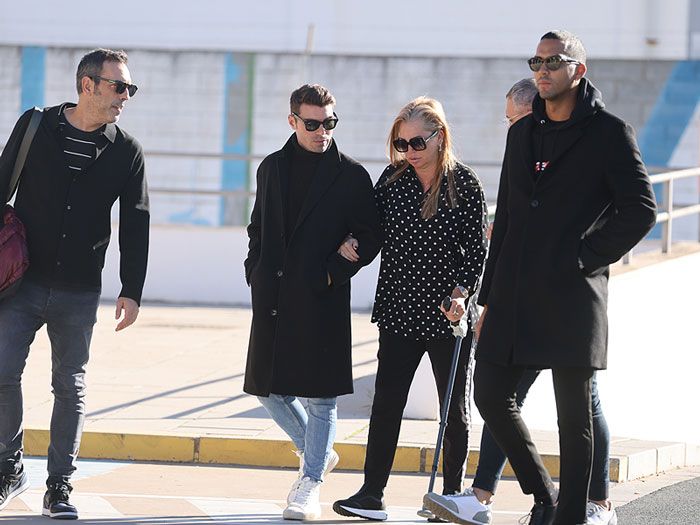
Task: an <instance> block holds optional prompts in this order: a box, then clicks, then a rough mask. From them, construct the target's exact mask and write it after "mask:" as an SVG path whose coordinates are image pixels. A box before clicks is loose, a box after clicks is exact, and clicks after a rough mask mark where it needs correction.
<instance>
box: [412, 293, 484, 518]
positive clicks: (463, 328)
mask: <svg viewBox="0 0 700 525" xmlns="http://www.w3.org/2000/svg"><path fill="white" fill-rule="evenodd" d="M475 300H476V294H475V295H473V296H472V297H471V298H470V299H469V305H468V306H467V312H466V315H464V316H462V318H461V319H460V320H459V321H458V322H457V323H456V324H455V323H452V333H453V334H454V336H455V338H456V341H455V349H454V352H453V353H452V365H451V368H450V380H449V381H448V383H447V392H446V393H445V402H444V404H443V407H442V410H441V411H440V429H439V430H438V435H437V443H435V457H434V458H433V468H432V470H431V472H430V483H429V484H428V492H432V491H433V488H434V486H435V477H436V476H437V470H438V464H439V461H440V450H441V449H442V440H443V437H444V434H445V427H446V426H447V414H448V413H449V410H450V400H451V399H452V389H453V388H454V384H455V376H456V375H457V366H458V364H459V354H460V352H461V348H462V340H463V339H464V338H465V337H466V335H467V332H468V331H469V321H467V317H468V318H469V320H470V321H471V325H472V326H474V325H475V324H476V318H477V314H476V306H475V304H474V301H475ZM451 304H452V298H451V297H449V296H448V297H445V298H444V299H443V301H442V307H443V308H444V309H445V310H449V309H450V305H451ZM475 346H476V338H475V337H474V336H472V342H471V345H470V348H469V370H467V388H466V395H467V396H468V395H469V392H470V391H471V375H472V374H471V370H470V369H471V360H472V356H473V355H474V348H475ZM470 412H471V409H470V407H469V405H467V424H468V425H471V414H470ZM417 514H418V515H419V516H420V517H421V518H433V517H434V514H433V513H432V512H431V511H430V510H428V509H426V508H425V506H423V507H422V508H421V509H420V510H419V511H418V512H417Z"/></svg>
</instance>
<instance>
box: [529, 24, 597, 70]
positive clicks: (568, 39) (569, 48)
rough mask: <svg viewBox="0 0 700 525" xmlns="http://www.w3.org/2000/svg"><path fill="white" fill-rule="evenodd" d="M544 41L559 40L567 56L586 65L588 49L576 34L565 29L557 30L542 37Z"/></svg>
mask: <svg viewBox="0 0 700 525" xmlns="http://www.w3.org/2000/svg"><path fill="white" fill-rule="evenodd" d="M544 39H551V40H559V41H560V42H561V43H563V44H564V54H565V55H566V56H568V57H571V58H573V59H574V60H578V61H579V62H581V63H582V64H585V63H586V48H584V47H583V42H581V39H580V38H579V37H577V36H576V35H575V34H573V33H570V32H569V31H564V30H563V29H555V30H553V31H548V32H547V33H545V34H544V35H542V38H540V40H544Z"/></svg>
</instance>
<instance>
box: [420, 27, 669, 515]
mask: <svg viewBox="0 0 700 525" xmlns="http://www.w3.org/2000/svg"><path fill="white" fill-rule="evenodd" d="M528 64H529V66H530V69H531V70H532V71H533V72H534V79H535V82H536V84H537V89H538V95H537V96H536V97H535V100H534V102H533V105H532V109H533V113H532V117H528V118H523V119H521V120H519V121H518V122H516V123H514V124H513V126H512V127H511V129H510V131H509V133H508V141H507V143H506V152H505V156H504V161H503V168H502V172H501V180H500V186H499V190H498V199H497V210H496V218H495V221H494V230H493V235H492V238H491V245H490V249H489V256H488V259H487V262H486V268H485V271H484V278H483V281H482V285H481V291H480V294H479V304H481V305H482V306H484V307H485V309H484V312H483V313H482V320H481V321H480V324H481V332H480V336H479V343H478V347H477V355H476V359H477V364H476V369H475V372H474V399H475V402H476V405H477V407H478V408H479V411H480V412H481V415H482V417H483V418H484V421H485V422H486V425H487V426H488V428H489V430H490V431H491V433H492V434H493V436H494V438H495V440H496V442H497V443H498V444H499V446H500V447H501V448H502V449H503V451H504V452H505V453H506V455H507V456H508V459H509V460H510V463H511V465H512V467H513V469H514V470H515V473H516V475H517V478H518V481H519V483H520V486H521V488H522V490H523V492H525V493H526V494H533V496H534V499H535V504H534V506H533V508H532V510H531V512H530V515H529V521H528V523H529V524H530V525H549V524H555V525H572V524H576V525H578V524H586V523H587V524H609V525H614V523H615V522H616V519H615V517H614V514H613V513H608V514H603V513H598V514H597V515H595V514H594V513H591V514H590V515H589V513H588V512H587V502H588V486H589V480H590V476H591V463H592V450H593V445H594V443H593V425H592V412H591V388H592V380H593V374H594V372H595V370H600V369H605V368H606V365H607V285H608V276H609V265H610V264H611V263H613V262H615V261H617V260H618V259H619V258H620V257H622V255H624V254H625V253H626V252H627V251H629V250H630V249H631V248H632V247H633V246H634V245H635V244H637V242H639V241H640V240H641V239H642V238H643V237H644V235H646V234H647V233H648V232H649V230H650V229H651V228H652V226H653V225H654V223H655V219H656V204H655V200H654V194H653V192H652V189H651V184H650V182H649V177H648V176H647V173H646V169H645V167H644V164H643V163H642V160H641V156H640V153H639V148H638V147H637V143H636V140H635V137H634V130H633V129H632V127H631V126H630V125H629V124H626V123H625V122H623V121H622V120H620V119H619V118H617V117H615V116H614V115H612V114H611V113H609V112H608V111H606V110H605V109H604V104H603V100H602V95H601V93H600V91H598V90H597V89H596V88H595V87H594V86H593V84H592V83H591V82H589V81H588V80H587V79H586V78H585V77H584V75H585V73H586V52H585V49H584V47H583V44H582V43H581V41H580V40H579V39H578V38H577V37H576V36H574V35H573V34H571V33H569V32H567V31H551V32H548V33H546V34H545V35H544V36H543V37H542V38H541V40H540V42H539V45H538V46H537V52H536V55H535V56H534V57H532V58H531V59H529V60H528ZM482 323H483V324H482ZM543 368H549V369H551V370H552V377H553V384H554V393H555V398H556V405H557V416H558V424H559V446H560V454H561V455H560V458H561V461H560V484H559V491H558V492H557V489H556V488H555V486H554V483H553V482H552V479H551V477H550V475H549V473H548V472H547V469H546V468H545V467H544V464H543V463H542V459H541V458H540V456H539V454H538V452H537V450H536V448H535V445H534V444H533V442H532V438H531V437H530V434H529V431H528V429H527V426H526V425H525V423H524V422H523V420H522V418H521V416H520V410H519V408H518V406H517V403H516V390H517V385H518V383H519V382H520V381H521V379H522V378H523V376H524V375H525V374H526V373H527V371H528V370H530V369H543ZM468 497H469V496H468V495H458V496H453V497H449V496H448V497H443V499H442V500H441V501H440V502H435V501H433V508H431V510H433V512H436V514H438V515H440V516H448V517H450V518H451V519H455V520H459V519H463V516H462V513H463V510H462V509H463V508H466V506H467V505H466V504H467V500H466V499H465V498H468ZM424 501H425V500H424ZM430 501H432V500H431V499H428V501H426V503H430ZM460 523H474V522H473V521H468V520H467V521H460ZM477 523H478V522H477Z"/></svg>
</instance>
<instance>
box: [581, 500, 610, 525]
mask: <svg viewBox="0 0 700 525" xmlns="http://www.w3.org/2000/svg"><path fill="white" fill-rule="evenodd" d="M586 524H587V525H617V512H615V509H614V508H613V507H612V505H610V508H609V509H607V508H605V507H603V506H601V505H598V504H597V503H595V502H593V501H589V502H588V504H587V505H586Z"/></svg>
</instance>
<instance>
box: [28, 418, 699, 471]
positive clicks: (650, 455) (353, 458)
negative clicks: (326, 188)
mask: <svg viewBox="0 0 700 525" xmlns="http://www.w3.org/2000/svg"><path fill="white" fill-rule="evenodd" d="M48 446H49V431H48V430H46V429H25V431H24V452H25V454H27V455H29V456H46V453H47V450H48ZM334 448H335V450H336V451H337V452H338V454H339V455H340V462H339V463H338V467H337V468H339V469H344V470H362V468H363V465H364V460H365V451H366V445H364V444H361V443H354V442H349V441H337V442H336V443H335V445H334ZM80 457H81V458H84V459H112V460H130V461H157V462H168V463H201V464H229V465H246V466H252V467H286V468H298V467H299V458H298V457H297V456H296V455H295V454H294V452H293V446H292V445H291V443H290V442H289V441H286V440H277V439H261V438H256V439H249V438H231V437H201V436H194V435H192V436H187V435H164V434H120V433H110V432H89V431H88V432H83V437H82V441H81V445H80ZM434 457H435V448H434V447H425V446H421V445H399V446H398V448H397V450H396V456H395V458H394V465H393V468H392V471H394V472H414V473H429V472H430V471H431V470H432V464H433V461H434ZM542 460H543V462H544V465H545V467H546V468H547V470H548V471H549V472H550V474H551V475H552V477H555V478H556V477H559V456H558V455H556V454H543V455H542ZM478 462H479V450H478V449H470V450H469V456H468V459H467V474H468V475H470V476H473V475H474V472H475V470H476V465H477V463H478ZM691 465H700V445H694V444H686V443H667V444H662V445H660V446H658V447H654V446H653V444H650V447H649V448H647V449H640V448H639V447H637V448H636V449H635V451H634V452H632V453H630V454H627V455H615V456H611V458H610V481H612V482H616V483H620V482H624V481H631V480H634V479H638V478H642V477H646V476H651V475H656V474H659V473H661V472H665V471H668V470H672V469H675V468H680V467H685V466H691ZM441 471H442V469H441V468H438V472H441ZM503 474H504V475H505V476H509V477H514V475H515V474H514V473H513V471H512V469H511V468H510V465H509V464H506V468H505V469H504V471H503Z"/></svg>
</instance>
